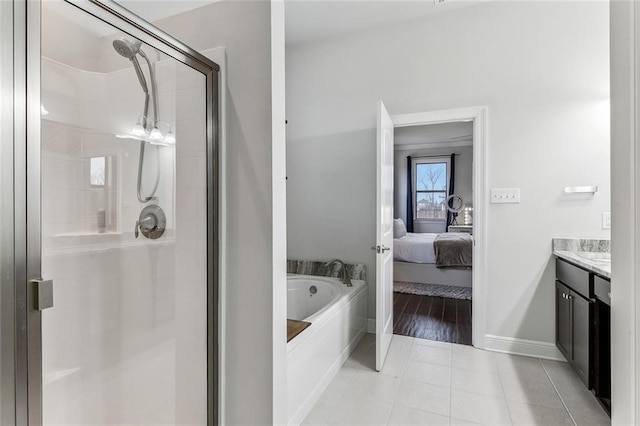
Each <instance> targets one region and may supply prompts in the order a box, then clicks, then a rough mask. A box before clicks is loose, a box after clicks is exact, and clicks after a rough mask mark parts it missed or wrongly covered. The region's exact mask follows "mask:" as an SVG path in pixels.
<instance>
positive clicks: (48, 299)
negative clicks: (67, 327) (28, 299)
mask: <svg viewBox="0 0 640 426" xmlns="http://www.w3.org/2000/svg"><path fill="white" fill-rule="evenodd" d="M31 283H32V284H33V286H34V289H35V291H34V293H35V306H34V308H35V309H37V310H38V311H44V310H45V309H49V308H52V307H53V280H43V279H42V278H40V279H37V280H31Z"/></svg>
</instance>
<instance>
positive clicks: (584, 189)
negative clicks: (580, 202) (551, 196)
mask: <svg viewBox="0 0 640 426" xmlns="http://www.w3.org/2000/svg"><path fill="white" fill-rule="evenodd" d="M596 192H598V186H597V185H596V186H566V187H565V188H564V193H565V194H595V193H596Z"/></svg>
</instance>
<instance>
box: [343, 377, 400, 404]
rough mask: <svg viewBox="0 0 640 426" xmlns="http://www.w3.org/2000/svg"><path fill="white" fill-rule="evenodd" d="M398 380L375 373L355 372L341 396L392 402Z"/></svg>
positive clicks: (398, 383)
mask: <svg viewBox="0 0 640 426" xmlns="http://www.w3.org/2000/svg"><path fill="white" fill-rule="evenodd" d="M399 385H400V379H398V378H396V377H391V376H386V375H384V374H380V373H378V372H376V371H365V370H360V371H357V372H356V374H355V375H354V376H353V378H352V379H351V380H350V381H349V384H348V385H347V387H346V389H345V391H344V392H343V396H344V395H345V394H346V395H354V396H357V397H359V398H363V399H371V400H375V401H380V402H389V403H391V402H393V400H394V399H395V397H396V393H397V392H398V386H399Z"/></svg>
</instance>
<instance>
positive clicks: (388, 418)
mask: <svg viewBox="0 0 640 426" xmlns="http://www.w3.org/2000/svg"><path fill="white" fill-rule="evenodd" d="M414 339H415V337H413V338H411V345H409V348H408V354H407V359H406V360H405V362H404V366H403V367H402V371H401V372H400V375H399V376H398V380H399V382H398V388H397V389H396V394H395V395H394V396H393V401H391V410H389V414H388V416H387V421H386V422H385V423H384V424H385V425H389V422H390V421H391V413H393V409H394V408H395V407H396V400H397V399H398V393H400V386H402V381H403V380H404V370H405V369H406V368H407V365H408V364H409V357H410V356H411V349H412V348H413V343H414Z"/></svg>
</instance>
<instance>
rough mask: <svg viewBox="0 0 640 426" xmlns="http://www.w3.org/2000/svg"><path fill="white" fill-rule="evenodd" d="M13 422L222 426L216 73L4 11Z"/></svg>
mask: <svg viewBox="0 0 640 426" xmlns="http://www.w3.org/2000/svg"><path fill="white" fill-rule="evenodd" d="M0 33H1V34H0V35H1V39H0V40H1V41H0V48H1V50H0V84H1V87H2V92H1V95H2V96H1V99H0V101H1V103H0V177H1V179H0V237H1V238H0V321H1V323H0V325H1V328H0V366H1V367H2V370H1V374H0V424H3V425H4V424H28V425H40V424H44V425H87V424H92V425H125V424H126V425H142V424H158V425H161V424H167V425H168V424H181V425H203V424H210V425H212V424H216V423H217V417H218V412H217V410H218V393H219V392H218V360H219V358H218V353H219V352H218V351H219V349H218V332H217V330H218V312H217V305H218V298H217V294H218V290H217V289H218V282H217V275H218V263H217V259H218V246H217V241H218V190H217V188H218V177H217V173H218V160H217V152H218V149H217V134H218V109H217V105H218V81H219V67H218V65H217V64H216V63H214V62H213V61H211V60H210V59H208V58H206V57H205V56H204V55H202V54H200V53H198V52H196V51H194V50H192V49H191V48H189V47H188V46H186V45H184V44H183V43H181V42H180V41H178V40H176V39H174V38H173V37H171V35H169V34H166V33H164V32H162V31H160V30H159V29H157V28H156V27H154V26H152V25H151V24H149V23H147V22H145V21H143V20H142V19H140V18H139V17H137V16H136V15H134V14H132V13H130V12H129V11H127V10H126V9H125V8H123V7H122V6H120V5H119V4H117V3H116V2H113V1H110V0H102V1H98V0H85V1H75V0H73V1H72V0H69V1H67V0H47V1H42V2H40V1H21V0H14V1H0Z"/></svg>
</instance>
